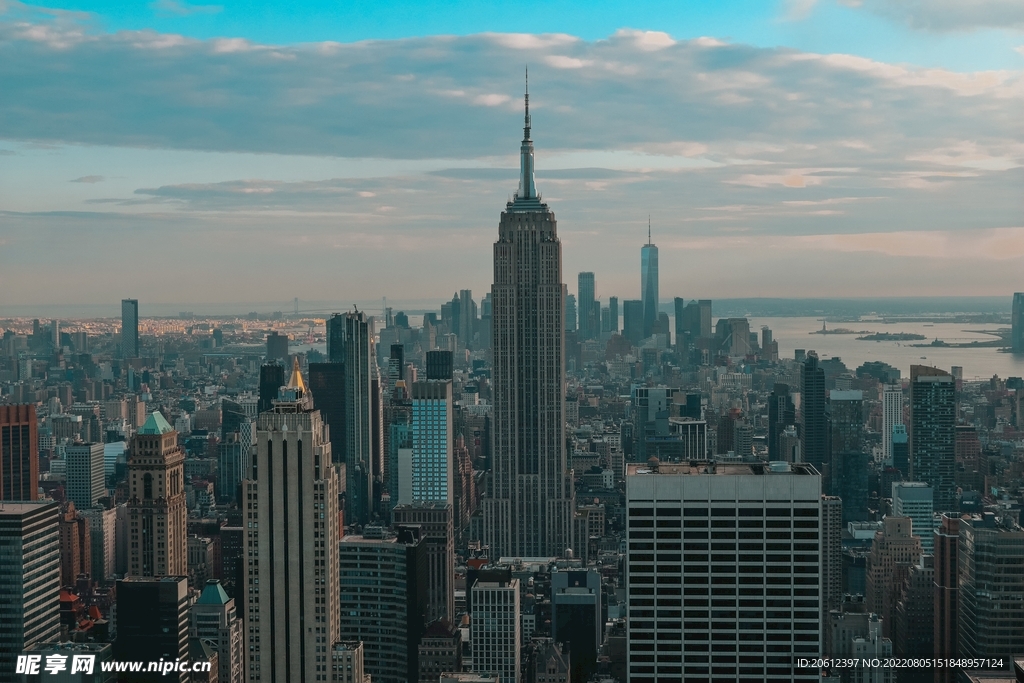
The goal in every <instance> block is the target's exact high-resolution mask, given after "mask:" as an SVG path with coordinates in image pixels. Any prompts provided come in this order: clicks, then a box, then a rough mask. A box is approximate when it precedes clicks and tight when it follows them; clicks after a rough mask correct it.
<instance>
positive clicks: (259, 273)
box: [0, 0, 1024, 310]
mask: <svg viewBox="0 0 1024 683" xmlns="http://www.w3.org/2000/svg"><path fill="white" fill-rule="evenodd" d="M527 66H528V67H529V70H530V101H531V113H532V115H533V139H534V143H535V146H536V150H537V152H536V166H537V184H538V188H539V190H540V192H541V193H542V195H543V197H544V201H546V202H547V203H548V204H549V205H550V207H551V208H552V210H553V211H554V213H555V216H556V218H557V220H558V232H559V234H560V236H561V239H562V244H563V271H564V279H565V281H566V282H567V283H568V284H569V288H570V291H574V290H575V281H576V273H577V272H579V271H583V270H587V271H593V272H595V274H596V277H595V279H596V289H597V294H598V296H599V297H602V298H607V297H608V296H618V297H619V298H620V299H629V298H638V297H639V289H640V272H639V270H640V268H639V261H640V253H639V252H640V246H641V245H642V244H643V243H644V242H646V237H647V234H646V233H647V225H648V220H650V223H651V226H652V233H653V240H654V242H655V243H656V244H657V245H658V246H659V249H660V260H661V295H662V298H663V299H670V298H672V297H674V296H683V297H686V298H715V297H756V296H765V297H851V296H952V295H977V296H1001V295H1004V294H1005V295H1007V296H1009V293H1010V292H1012V291H1015V290H1020V289H1024V3H1022V2H1020V0H927V1H926V0H784V1H781V2H765V1H763V0H760V1H756V2H755V1H747V0H732V1H730V0H723V1H719V2H679V1H678V0H675V1H661V0H658V1H650V2H643V1H637V2H631V3H622V2H621V1H619V2H611V1H607V0H591V1H590V2H577V1H572V0H554V1H549V2H540V1H535V0H521V1H520V2H516V3H505V2H502V3H499V2H494V1H493V0H492V1H490V2H486V1H483V0H459V1H454V2H444V3H442V2H438V1H416V0H397V1H394V2H388V3H380V2H371V1H362V0H353V1H350V2H328V1H327V0H322V1H320V0H318V1H315V2H255V1H247V2H235V1H226V2H220V3H217V4H188V3H185V2H181V1H179V0H155V1H154V2H150V3H148V4H147V3H145V2H138V1H132V2H130V1H113V0H112V1H109V2H84V1H79V0H49V2H48V4H46V5H32V4H24V3H20V2H14V1H12V0H0V93H2V96H0V308H3V307H4V306H7V307H10V306H15V305H18V306H25V305H39V306H44V305H54V304H96V303H101V302H111V301H113V302H116V301H117V300H119V299H121V298H125V297H134V298H138V299H140V302H142V303H140V308H142V309H143V310H144V305H142V304H144V303H145V302H147V301H148V302H153V303H178V302H180V303H190V302H191V303H217V302H254V301H260V302H276V301H280V302H282V307H285V306H286V302H290V301H291V300H292V297H299V298H301V299H310V300H313V299H315V300H337V301H352V302H358V303H363V302H370V301H379V300H380V298H381V297H383V296H386V297H388V299H389V301H392V302H395V303H396V305H401V303H402V302H413V301H416V302H419V301H432V300H440V299H443V298H450V297H451V296H452V293H453V292H455V291H457V290H461V289H472V290H473V291H474V295H475V296H476V297H477V298H479V297H480V296H482V294H483V293H484V292H485V291H487V290H488V289H489V287H490V283H491V249H492V247H491V245H492V243H493V241H494V239H495V237H496V235H497V225H498V221H499V217H500V212H501V210H502V209H503V208H504V203H505V202H506V201H507V200H508V199H509V196H510V195H511V194H512V193H513V192H514V191H515V189H516V185H517V175H518V168H517V166H518V150H519V141H520V139H521V138H522V94H523V88H524V84H523V72H524V69H525V68H526V67H527Z"/></svg>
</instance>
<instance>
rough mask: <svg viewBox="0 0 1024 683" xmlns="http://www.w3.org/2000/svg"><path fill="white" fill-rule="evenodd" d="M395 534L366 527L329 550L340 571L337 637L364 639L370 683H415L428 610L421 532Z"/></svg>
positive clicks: (411, 528) (410, 528) (409, 529)
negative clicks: (361, 532) (338, 629)
mask: <svg viewBox="0 0 1024 683" xmlns="http://www.w3.org/2000/svg"><path fill="white" fill-rule="evenodd" d="M395 531H396V533H395V534H391V533H387V532H386V531H385V530H384V529H382V528H381V527H374V526H368V527H366V529H364V533H363V535H362V536H360V535H355V534H347V535H345V536H344V537H343V538H342V539H341V542H340V543H335V544H334V546H333V551H334V552H335V553H336V557H338V558H339V559H338V562H339V564H338V565H336V566H338V567H340V572H341V579H340V584H339V585H340V589H339V591H338V593H337V598H335V599H336V600H337V601H338V602H340V605H341V610H340V617H338V618H339V621H340V624H341V627H340V628H341V631H340V633H341V639H342V640H346V641H362V643H363V666H364V668H365V670H366V673H368V674H370V675H371V676H372V677H373V681H374V683H408V682H409V681H414V680H416V678H417V671H418V668H419V667H418V660H419V649H418V647H417V645H419V640H420V636H421V634H422V633H423V631H424V626H425V618H426V612H427V558H426V551H425V547H424V545H423V540H422V538H421V537H420V536H419V529H418V528H417V527H416V526H398V527H396V530H395ZM336 573H337V572H336ZM278 680H281V679H278ZM288 680H297V679H294V678H293V679H288ZM307 680H310V679H307ZM324 680H326V679H324Z"/></svg>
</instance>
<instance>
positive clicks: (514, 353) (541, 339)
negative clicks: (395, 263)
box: [484, 95, 576, 557]
mask: <svg viewBox="0 0 1024 683" xmlns="http://www.w3.org/2000/svg"><path fill="white" fill-rule="evenodd" d="M533 163H534V159H533V141H532V140H531V139H530V113H529V95H527V96H526V118H525V125H524V128H523V142H522V145H521V147H520V181H519V191H518V192H517V193H516V195H515V198H514V199H513V201H510V202H508V204H507V205H506V207H505V211H503V212H502V214H501V223H500V225H499V229H498V241H497V242H495V243H494V284H493V286H492V289H491V299H492V301H493V325H494V330H493V334H492V335H491V338H492V345H493V346H492V352H493V357H494V368H493V400H494V440H493V444H494V446H493V448H494V451H493V463H494V464H493V468H492V477H493V478H492V486H491V495H490V497H489V498H488V499H487V500H485V501H484V539H485V541H486V543H487V545H489V546H490V548H491V552H492V553H494V554H495V555H496V556H501V555H515V556H520V557H530V556H532V557H537V556H548V557H551V556H560V555H562V554H563V553H564V552H565V550H566V549H567V548H572V547H573V539H572V528H573V514H574V512H575V509H576V503H575V494H574V492H573V477H572V472H571V471H570V470H569V469H568V462H567V458H566V452H565V388H564V382H565V354H564V352H565V324H564V311H563V309H562V303H563V299H562V291H563V288H562V245H561V243H560V242H559V240H558V233H557V230H556V221H555V215H554V213H553V212H552V211H551V210H550V209H549V208H548V206H547V204H543V203H541V201H540V196H539V195H538V193H537V189H536V185H535V183H534V173H533Z"/></svg>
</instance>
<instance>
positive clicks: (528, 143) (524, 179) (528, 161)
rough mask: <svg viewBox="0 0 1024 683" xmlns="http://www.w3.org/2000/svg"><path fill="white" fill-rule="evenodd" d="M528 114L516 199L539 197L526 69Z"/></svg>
mask: <svg viewBox="0 0 1024 683" xmlns="http://www.w3.org/2000/svg"><path fill="white" fill-rule="evenodd" d="M525 101H526V115H525V118H524V120H523V144H522V146H521V147H520V148H519V192H517V193H516V199H537V184H536V183H535V182H534V179H533V140H531V139H530V72H529V70H527V71H526V95H525Z"/></svg>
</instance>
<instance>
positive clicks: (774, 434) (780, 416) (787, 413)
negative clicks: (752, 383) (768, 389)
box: [768, 383, 796, 460]
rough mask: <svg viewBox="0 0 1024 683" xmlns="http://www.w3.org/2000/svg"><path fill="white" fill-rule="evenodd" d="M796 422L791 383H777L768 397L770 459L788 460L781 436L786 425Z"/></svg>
mask: <svg viewBox="0 0 1024 683" xmlns="http://www.w3.org/2000/svg"><path fill="white" fill-rule="evenodd" d="M795 424H796V407H795V405H794V404H793V399H792V397H791V396H790V395H789V385H788V384H781V383H777V384H776V385H775V386H774V387H773V388H772V395H771V396H770V397H768V460H786V459H787V458H786V457H785V456H784V455H783V451H782V447H781V445H780V441H779V437H780V436H782V435H783V434H784V433H785V431H786V427H788V426H790V425H795Z"/></svg>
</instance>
